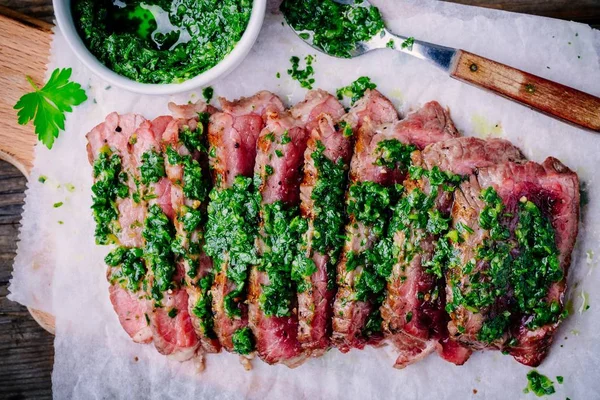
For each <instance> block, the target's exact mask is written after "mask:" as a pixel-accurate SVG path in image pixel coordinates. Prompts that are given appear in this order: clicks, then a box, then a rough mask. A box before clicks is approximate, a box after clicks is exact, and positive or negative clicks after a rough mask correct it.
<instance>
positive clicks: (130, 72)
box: [54, 0, 266, 94]
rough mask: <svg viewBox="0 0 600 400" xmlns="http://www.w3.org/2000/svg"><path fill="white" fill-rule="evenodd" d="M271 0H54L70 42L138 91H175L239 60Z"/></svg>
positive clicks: (110, 76)
mask: <svg viewBox="0 0 600 400" xmlns="http://www.w3.org/2000/svg"><path fill="white" fill-rule="evenodd" d="M265 4H266V0H71V1H68V0H66V1H60V0H54V7H55V13H56V18H57V22H58V25H59V27H60V29H61V31H62V32H63V33H64V35H65V37H66V39H67V42H68V43H69V45H70V46H71V48H73V50H74V51H75V53H76V54H77V55H78V56H79V58H80V59H81V60H82V61H83V63H84V64H86V65H87V66H88V67H89V68H90V69H91V70H92V71H93V72H95V73H96V74H98V75H100V76H101V77H103V78H105V79H106V80H107V81H109V82H111V83H114V84H116V85H118V86H121V87H124V88H126V89H129V90H131V91H134V92H138V93H145V94H171V93H177V92H183V91H186V90H190V89H193V88H196V87H199V86H203V85H206V84H208V83H209V82H210V81H212V80H214V79H215V78H217V77H218V76H221V75H223V74H226V73H227V72H229V71H231V70H232V69H233V68H235V67H236V66H237V65H238V64H239V63H240V62H241V61H242V59H243V58H244V57H245V56H246V54H247V53H248V52H249V50H250V48H251V47H252V45H253V44H254V41H255V40H256V37H257V36H258V33H259V31H260V27H261V25H262V21H263V18H264V14H265Z"/></svg>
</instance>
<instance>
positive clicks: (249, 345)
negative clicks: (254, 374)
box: [231, 326, 254, 355]
mask: <svg viewBox="0 0 600 400" xmlns="http://www.w3.org/2000/svg"><path fill="white" fill-rule="evenodd" d="M231 339H232V341H233V351H234V352H236V353H238V354H242V355H245V354H250V353H251V352H252V351H254V335H252V331H251V330H250V328H248V327H247V326H246V327H244V328H240V329H238V330H237V331H235V332H234V333H233V335H232V337H231Z"/></svg>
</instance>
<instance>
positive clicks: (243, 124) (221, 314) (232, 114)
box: [207, 91, 284, 354]
mask: <svg viewBox="0 0 600 400" xmlns="http://www.w3.org/2000/svg"><path fill="white" fill-rule="evenodd" d="M220 102H221V106H222V109H223V111H222V112H220V113H215V114H213V115H212V116H211V118H210V122H209V127H208V141H209V145H210V151H209V154H210V159H209V162H210V167H211V169H212V171H213V183H214V186H215V188H214V189H213V191H212V192H211V195H210V198H211V203H210V204H209V209H208V222H207V243H208V245H209V246H208V247H207V253H209V255H210V256H211V257H212V259H213V263H214V264H215V267H214V268H215V279H214V283H213V285H212V288H211V291H210V294H211V297H212V311H213V313H214V330H215V333H216V334H217V337H218V339H219V341H220V343H221V345H222V346H223V347H224V348H225V349H226V350H227V351H229V352H233V351H238V352H243V353H244V354H248V353H249V352H250V351H251V349H249V348H248V346H244V349H243V350H241V349H240V347H238V348H237V349H236V348H235V346H234V335H240V337H243V338H244V339H246V340H245V343H248V342H251V341H252V338H250V337H248V335H247V332H248V328H247V326H248V306H247V302H246V293H247V285H248V282H247V276H248V274H249V269H250V267H251V264H252V263H254V262H255V261H256V259H257V257H256V250H255V249H254V241H255V235H256V234H257V231H256V229H257V227H256V224H257V222H258V221H257V218H258V204H257V201H255V199H254V195H253V194H251V192H252V191H253V188H252V183H251V180H252V179H251V178H252V176H253V174H254V164H255V160H256V148H257V140H258V136H259V134H260V132H261V131H262V130H263V128H264V126H265V122H264V118H266V115H267V113H272V112H275V113H277V112H282V111H283V109H284V107H283V104H282V102H281V100H280V99H279V98H278V97H277V96H275V95H274V94H272V93H270V92H266V91H262V92H259V93H257V94H256V95H254V96H252V97H249V98H242V99H240V100H238V101H234V102H229V101H227V100H225V99H220ZM234 250H235V251H234ZM237 281H239V285H238V284H237V283H236V282H237ZM236 337H237V336H236Z"/></svg>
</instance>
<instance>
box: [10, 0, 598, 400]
mask: <svg viewBox="0 0 600 400" xmlns="http://www.w3.org/2000/svg"><path fill="white" fill-rule="evenodd" d="M451 1H452V2H454V3H461V4H468V5H477V6H481V7H488V8H495V9H501V10H506V11H515V12H522V13H527V14H534V15H543V16H549V17H555V18H562V19H566V20H574V21H579V22H585V23H589V24H591V25H592V26H600V0H504V1H500V0H451ZM0 6H5V7H8V8H10V9H12V10H15V11H18V12H21V13H24V14H27V15H29V16H31V17H35V18H37V19H41V20H43V21H46V22H49V23H51V22H52V20H53V12H52V0H0ZM2 44H3V43H2V42H1V41H0V46H2ZM45 60H46V58H44V59H43V62H45ZM1 61H2V57H1V56H0V62H1ZM40 62H41V61H40ZM21 65H23V68H22V71H21V78H23V77H24V75H25V74H26V73H29V72H28V71H27V70H26V66H25V65H24V64H23V63H21ZM37 79H41V77H38V78H37ZM38 82H39V81H38ZM0 89H1V88H0ZM13 104H14V103H13ZM11 107H12V106H11ZM3 122H4V121H3ZM25 183H26V180H25V178H24V177H23V175H22V174H21V173H20V172H19V170H17V169H16V168H15V167H13V166H11V165H9V164H7V163H5V162H3V161H0V399H15V400H16V399H45V398H51V397H52V392H51V372H52V365H53V357H54V350H53V346H52V343H53V337H52V335H50V334H49V333H48V332H46V331H45V330H43V329H42V328H41V327H40V326H39V325H38V324H37V323H36V322H35V321H34V319H33V318H32V317H31V315H30V314H29V313H28V311H27V308H25V307H23V306H21V305H20V304H17V303H13V302H11V301H9V300H8V299H7V298H6V295H7V294H8V289H7V288H8V281H9V279H10V276H11V273H12V263H13V260H14V256H15V251H16V247H17V246H16V241H17V234H18V224H19V221H20V215H21V211H22V205H23V198H24V194H23V193H24V191H25Z"/></svg>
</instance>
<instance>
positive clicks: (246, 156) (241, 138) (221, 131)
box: [208, 91, 284, 187]
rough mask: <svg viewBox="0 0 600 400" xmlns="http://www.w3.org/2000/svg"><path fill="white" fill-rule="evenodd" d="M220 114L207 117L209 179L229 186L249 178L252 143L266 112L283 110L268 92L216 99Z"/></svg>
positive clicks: (251, 166) (252, 156)
mask: <svg viewBox="0 0 600 400" xmlns="http://www.w3.org/2000/svg"><path fill="white" fill-rule="evenodd" d="M219 101H220V102H221V108H222V110H223V111H222V112H218V113H215V114H213V115H212V116H211V117H210V124H209V128H208V135H209V143H210V154H211V158H213V160H212V161H211V165H212V168H213V176H214V178H215V180H219V181H220V182H222V184H223V185H224V186H225V187H230V186H231V185H232V184H233V181H234V180H235V178H236V177H237V176H238V175H243V176H251V175H252V172H253V169H254V161H255V158H256V140H257V139H258V135H259V133H260V131H261V130H262V128H263V127H264V121H263V119H264V117H265V115H266V113H267V112H268V111H283V110H284V107H283V103H282V102H281V100H280V99H279V98H278V97H277V96H275V95H274V94H273V93H271V92H267V91H261V92H258V93H257V94H255V95H254V96H252V97H247V98H244V97H243V98H241V99H239V100H236V101H233V102H230V101H227V100H226V99H224V98H219Z"/></svg>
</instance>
